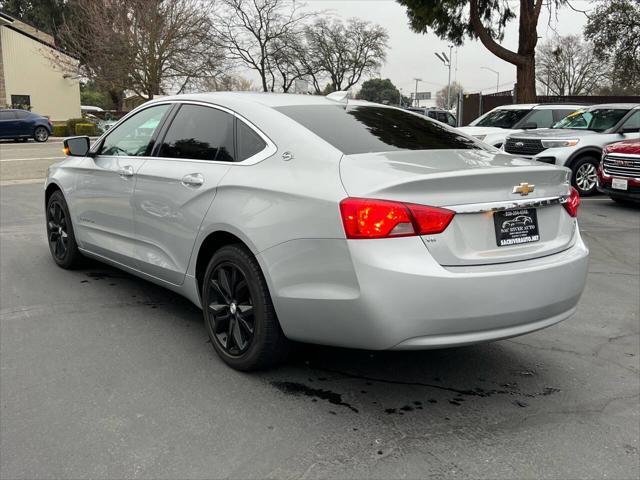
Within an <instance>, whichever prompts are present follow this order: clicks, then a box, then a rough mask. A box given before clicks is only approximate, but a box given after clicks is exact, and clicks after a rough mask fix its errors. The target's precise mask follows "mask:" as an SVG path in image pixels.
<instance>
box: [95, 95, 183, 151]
mask: <svg viewBox="0 0 640 480" xmlns="http://www.w3.org/2000/svg"><path fill="white" fill-rule="evenodd" d="M170 107H171V106H170V105H156V106H154V107H149V108H146V109H144V110H142V111H141V112H138V113H136V114H135V115H134V116H132V117H130V118H128V119H127V120H125V121H124V122H123V123H121V124H120V125H118V126H117V127H116V129H115V130H113V132H111V133H110V134H109V136H107V138H105V140H104V142H103V143H102V147H101V148H100V152H99V154H100V155H115V156H127V157H139V156H147V155H149V154H150V153H151V149H152V148H153V142H152V139H153V134H154V132H155V131H156V129H157V128H158V125H160V121H161V120H162V117H163V116H164V115H165V114H166V113H167V111H168V110H169V108H170Z"/></svg>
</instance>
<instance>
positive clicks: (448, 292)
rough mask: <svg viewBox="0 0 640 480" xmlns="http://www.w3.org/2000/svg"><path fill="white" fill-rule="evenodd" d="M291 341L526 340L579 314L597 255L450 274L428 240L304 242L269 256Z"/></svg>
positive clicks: (264, 257) (568, 253)
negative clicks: (590, 263) (590, 259)
mask: <svg viewBox="0 0 640 480" xmlns="http://www.w3.org/2000/svg"><path fill="white" fill-rule="evenodd" d="M259 259H260V261H261V263H262V264H263V267H264V269H265V271H266V272H268V273H267V277H268V279H267V280H268V282H269V284H270V285H269V286H270V289H271V293H272V297H273V301H274V305H275V307H276V311H277V313H278V317H279V319H280V323H281V325H282V328H283V330H284V332H285V334H286V335H287V336H288V337H289V338H291V339H293V340H299V341H305V342H311V343H321V344H328V345H336V346H342V347H352V348H364V349H374V350H382V349H422V348H438V347H449V346H454V345H465V344H471V343H478V342H484V341H491V340H497V339H501V338H507V337H512V336H516V335H522V334H524V333H528V332H531V331H535V330H538V329H540V328H544V327H547V326H549V325H552V324H554V323H557V322H559V321H561V320H563V319H565V318H567V317H569V316H570V315H571V314H573V312H574V311H575V307H576V305H577V303H578V300H579V298H580V295H581V294H582V291H583V289H584V284H585V280H586V275H587V266H588V250H587V248H586V246H585V245H584V243H583V241H582V239H581V238H580V236H579V233H577V234H576V242H575V243H574V244H573V246H572V247H570V248H569V249H567V250H565V251H563V252H560V253H557V254H554V255H549V256H547V257H543V258H538V259H535V260H526V261H520V262H513V263H508V264H498V265H483V266H474V267H446V268H445V267H443V266H441V265H439V264H438V263H437V262H435V260H433V258H432V257H431V256H430V255H429V253H428V251H427V250H426V248H425V246H424V244H423V243H422V241H421V240H420V238H418V237H406V238H394V239H385V240H352V241H347V240H297V241H292V242H287V243H286V244H282V245H280V246H277V247H274V248H273V249H269V250H267V251H266V252H263V253H262V254H261V255H260V258H259Z"/></svg>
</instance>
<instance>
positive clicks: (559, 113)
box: [553, 108, 576, 122]
mask: <svg viewBox="0 0 640 480" xmlns="http://www.w3.org/2000/svg"><path fill="white" fill-rule="evenodd" d="M575 111H576V109H575V108H572V109H570V110H567V109H558V110H554V111H553V121H554V122H559V121H560V120H562V119H563V118H564V117H566V116H567V115H571V114H572V113H573V112H575Z"/></svg>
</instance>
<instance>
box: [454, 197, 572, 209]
mask: <svg viewBox="0 0 640 480" xmlns="http://www.w3.org/2000/svg"><path fill="white" fill-rule="evenodd" d="M568 199H569V195H559V196H555V197H544V198H531V199H524V200H506V201H502V202H488V203H468V204H465V205H450V206H447V207H444V208H447V209H449V210H453V211H454V212H456V213H485V212H498V211H501V210H511V209H513V208H528V207H548V206H551V205H559V204H562V203H566V202H567V200H568Z"/></svg>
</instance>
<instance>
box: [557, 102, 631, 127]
mask: <svg viewBox="0 0 640 480" xmlns="http://www.w3.org/2000/svg"><path fill="white" fill-rule="evenodd" d="M628 111H629V110H628V109H625V110H623V109H620V108H598V109H594V110H578V111H577V112H573V113H572V114H570V115H567V116H566V117H564V118H563V119H562V120H560V121H559V122H558V123H556V124H555V125H554V126H553V127H551V128H569V129H572V130H593V131H595V132H604V131H605V130H608V129H610V128H612V127H613V126H615V125H616V124H617V123H618V122H619V121H620V120H621V119H622V117H624V116H625V115H626V114H627V112H628Z"/></svg>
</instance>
